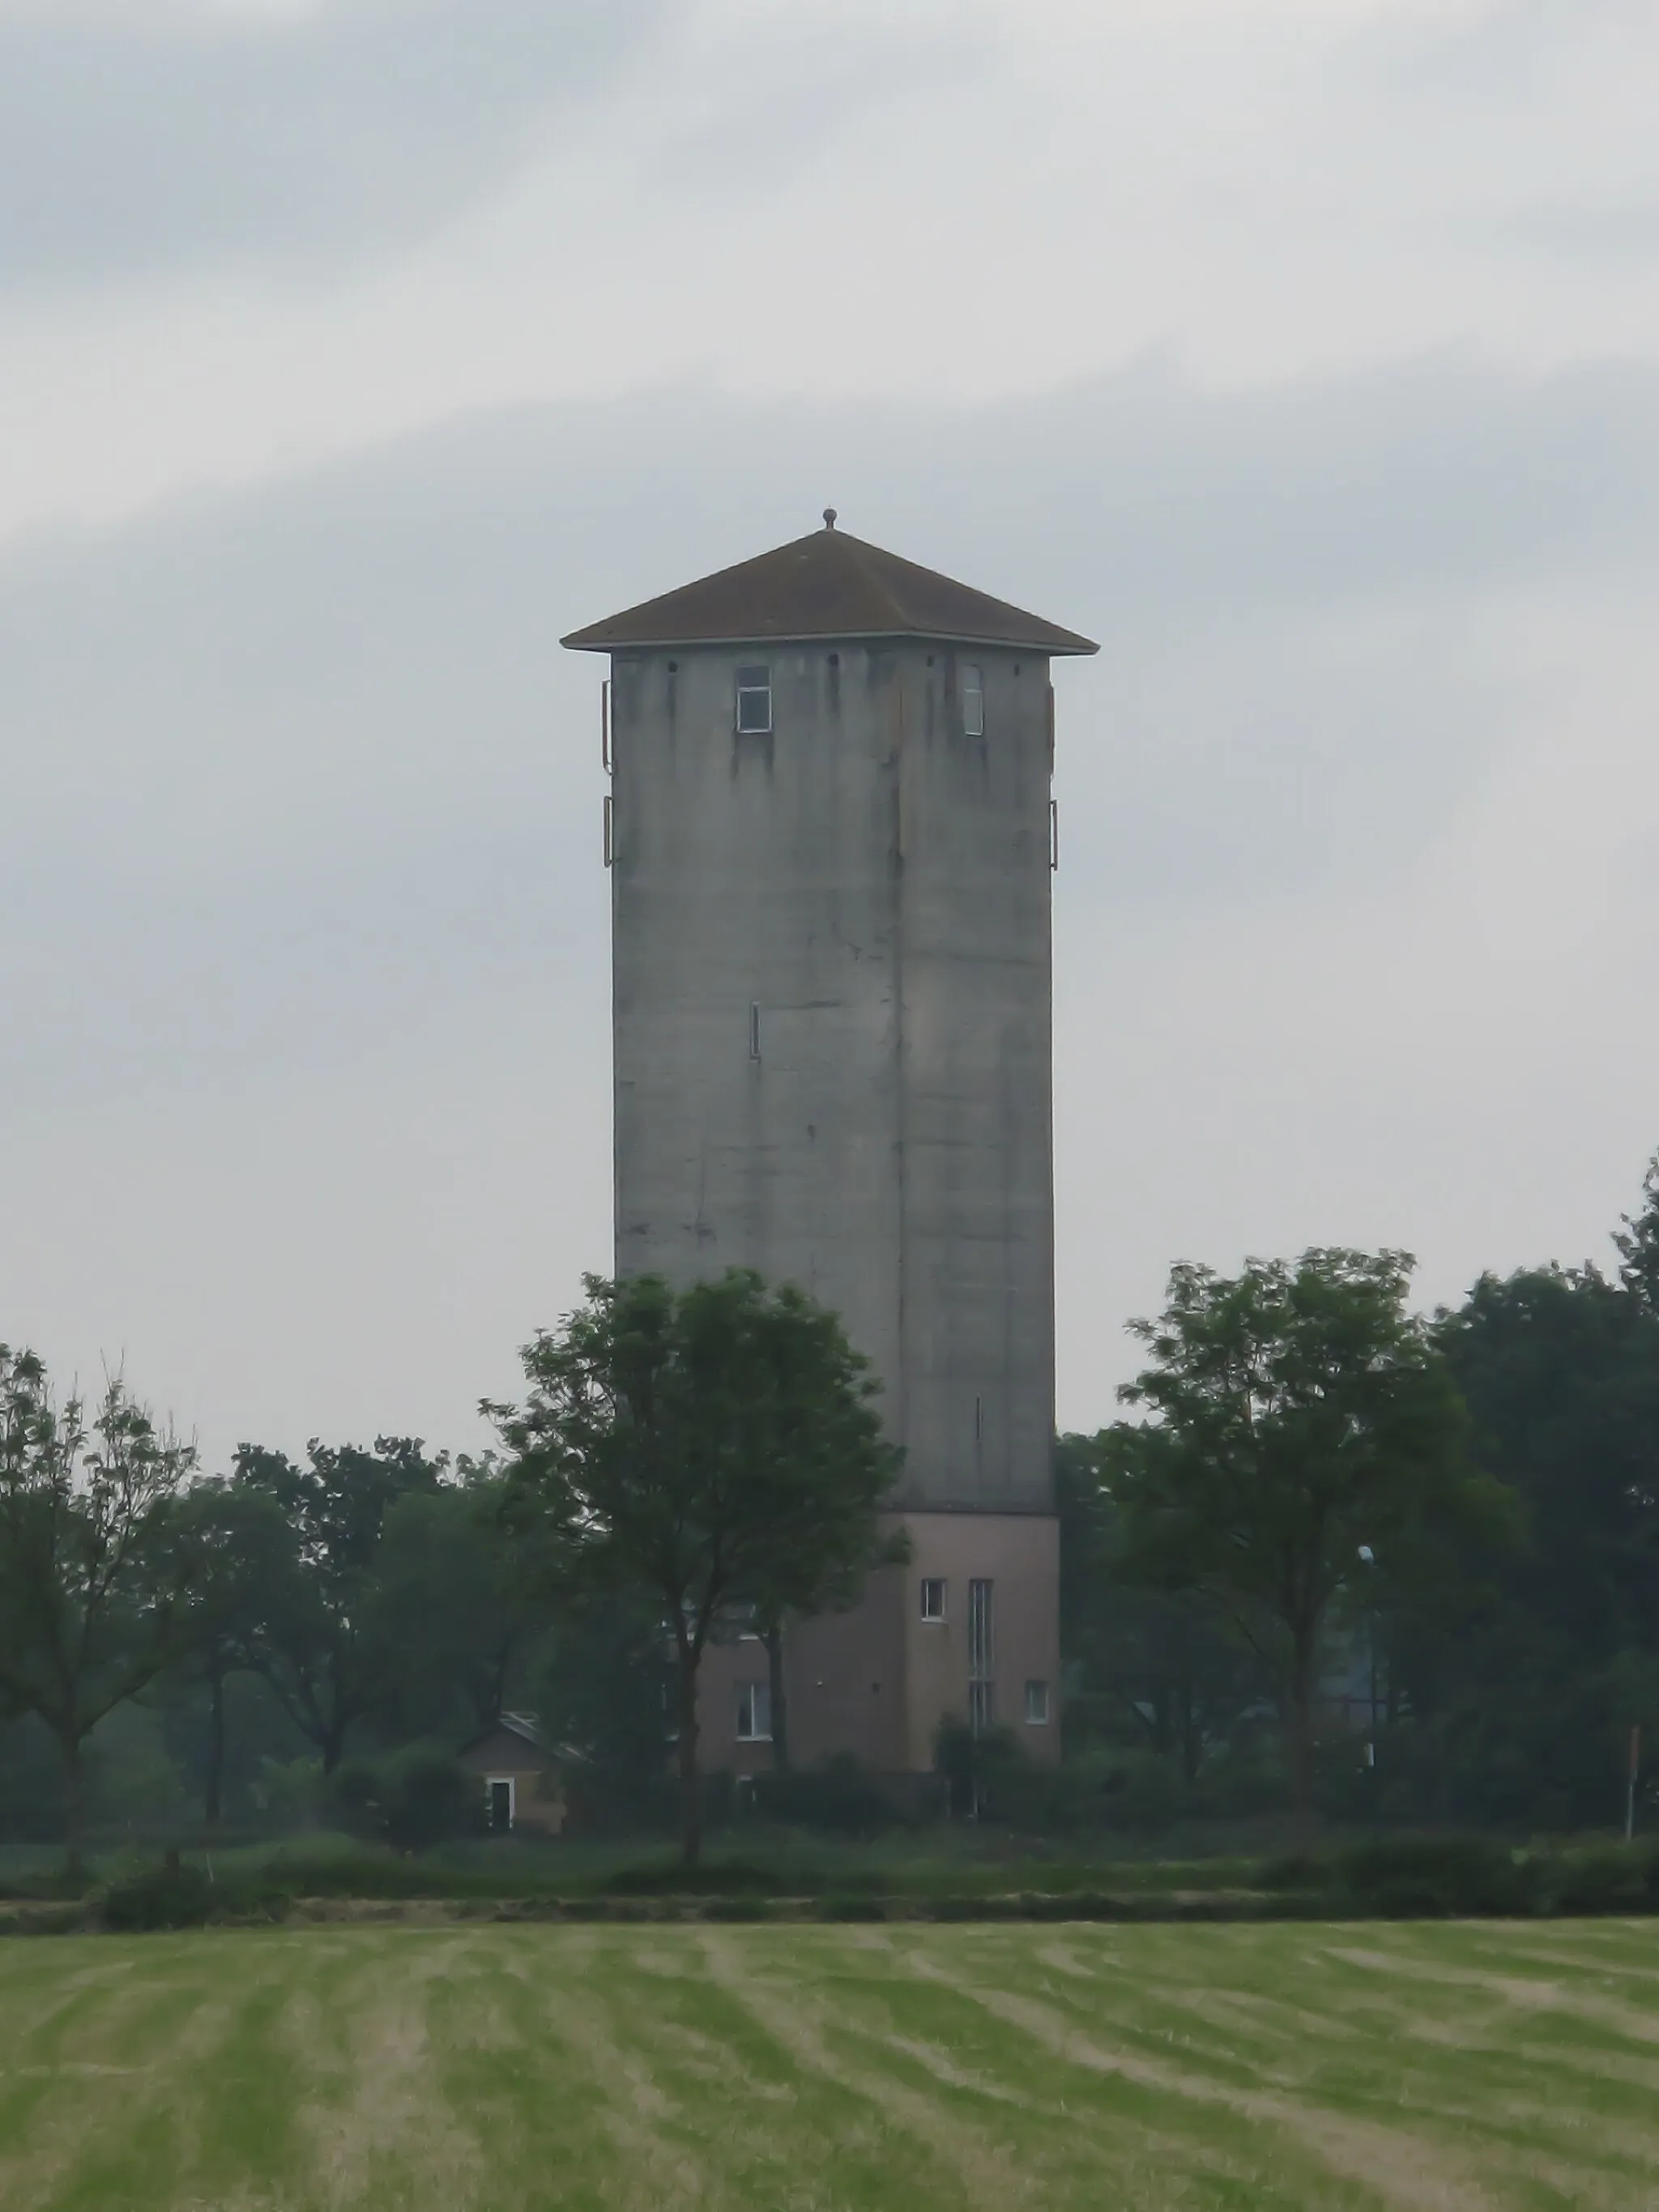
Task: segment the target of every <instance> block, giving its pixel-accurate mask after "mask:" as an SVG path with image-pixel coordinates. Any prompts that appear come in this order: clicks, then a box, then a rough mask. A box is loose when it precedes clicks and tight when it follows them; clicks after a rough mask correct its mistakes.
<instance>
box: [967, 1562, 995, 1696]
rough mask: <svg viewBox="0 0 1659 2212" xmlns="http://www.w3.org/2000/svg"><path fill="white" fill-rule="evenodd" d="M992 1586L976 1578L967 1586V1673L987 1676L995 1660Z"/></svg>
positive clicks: (971, 1675) (972, 1675) (975, 1675)
mask: <svg viewBox="0 0 1659 2212" xmlns="http://www.w3.org/2000/svg"><path fill="white" fill-rule="evenodd" d="M991 1592H992V1584H991V1583H989V1582H988V1581H984V1580H981V1579H980V1578H979V1577H977V1576H976V1577H975V1579H974V1580H973V1581H972V1582H970V1583H969V1585H968V1672H969V1676H970V1677H975V1678H976V1677H979V1676H983V1675H988V1674H990V1673H991V1672H992V1670H993V1668H994V1662H995V1659H996V1628H995V1623H994V1620H993V1619H992V1613H991Z"/></svg>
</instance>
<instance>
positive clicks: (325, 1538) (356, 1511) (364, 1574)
mask: <svg viewBox="0 0 1659 2212" xmlns="http://www.w3.org/2000/svg"><path fill="white" fill-rule="evenodd" d="M447 1465H448V1462H447V1460H446V1459H444V1458H442V1457H440V1458H437V1459H428V1458H427V1457H426V1455H425V1454H424V1452H423V1451H422V1447H421V1443H420V1440H419V1438H418V1437H376V1439H375V1442H374V1450H373V1451H364V1450H362V1449H361V1448H360V1447H359V1446H357V1445H355V1444H343V1445H340V1446H337V1447H336V1446H334V1445H330V1444H321V1443H318V1442H317V1441H316V1439H315V1438H314V1437H313V1440H312V1442H311V1443H309V1444H308V1445H307V1460H306V1464H305V1465H304V1466H303V1467H301V1466H296V1465H295V1462H293V1461H292V1460H290V1459H289V1458H288V1457H286V1455H284V1454H283V1453H281V1452H276V1451H270V1450H266V1449H264V1448H263V1447H261V1446H259V1445H256V1444H242V1445H240V1446H239V1447H238V1449H237V1453H236V1464H235V1473H234V1477H233V1478H232V1480H233V1482H234V1485H235V1486H236V1487H237V1488H238V1489H239V1490H240V1491H242V1492H245V1493H251V1494H252V1495H255V1496H258V1497H262V1498H267V1499H269V1500H270V1503H271V1504H273V1505H274V1506H275V1507H276V1510H278V1512H279V1513H280V1514H281V1516H282V1517H283V1522H284V1524H285V1526H286V1528H287V1532H288V1551H287V1558H286V1559H285V1561H284V1562H283V1565H282V1567H281V1570H280V1571H278V1572H276V1573H274V1574H273V1575H272V1576H271V1577H270V1578H269V1580H267V1581H266V1582H264V1584H263V1585H262V1599H261V1604H260V1608H259V1620H258V1630H257V1633H256V1635H255V1637H254V1639H253V1643H252V1652H251V1656H252V1660H253V1663H254V1664H255V1665H256V1666H257V1667H258V1668H259V1670H260V1671H261V1672H262V1673H263V1674H264V1675H265V1677H266V1679H267V1680H268V1681H269V1682H270V1686H271V1688H272V1690H273V1691H274V1692H276V1698H277V1699H278V1701H279V1702H280V1704H281V1705H282V1706H283V1710H284V1711H286V1712H287V1713H288V1715H289V1718H290V1719H291V1720H292V1721H293V1723H294V1724H295V1727H296V1728H297V1729H299V1730H300V1732H301V1735H304V1736H305V1737H306V1738H307V1741H310V1742H312V1743H313V1744H315V1745H316V1747H317V1749H318V1752H319V1753H320V1755H321V1759H322V1766H323V1772H324V1773H325V1775H330V1774H332V1773H333V1771H334V1770H335V1768H336V1767H337V1765H339V1763H340V1759H341V1756H342V1754H343V1752H344V1750H345V1746H346V1740H347V1737H348V1736H349V1734H350V1732H351V1730H352V1729H353V1728H354V1727H355V1726H356V1724H357V1723H359V1722H361V1721H362V1720H364V1719H365V1718H366V1717H368V1715H369V1714H371V1713H372V1712H374V1710H375V1709H376V1707H377V1706H378V1705H380V1704H381V1703H382V1702H383V1701H384V1700H385V1699H386V1696H387V1695H388V1693H389V1691H390V1689H391V1686H392V1683H393V1681H394V1680H395V1679H396V1675H397V1673H398V1668H399V1667H400V1666H401V1665H402V1664H403V1654H402V1653H401V1652H400V1651H399V1650H398V1648H397V1646H396V1644H393V1643H392V1642H391V1641H389V1640H388V1638H386V1636H384V1635H383V1634H381V1633H380V1632H378V1630H379V1624H378V1622H377V1620H376V1617H375V1607H374V1595H375V1589H374V1577H375V1572H376V1569H377V1567H378V1566H379V1565H380V1540H381V1535H382V1533H383V1530H384V1528H385V1525H386V1517H387V1515H388V1514H389V1513H390V1512H391V1510H392V1507H393V1506H394V1505H395V1504H397V1503H398V1500H399V1499H400V1498H406V1497H409V1496H410V1495H411V1494H413V1493H416V1492H431V1491H435V1489H436V1488H437V1486H438V1485H439V1483H440V1482H441V1480H442V1479H443V1476H444V1474H445V1473H446V1471H447Z"/></svg>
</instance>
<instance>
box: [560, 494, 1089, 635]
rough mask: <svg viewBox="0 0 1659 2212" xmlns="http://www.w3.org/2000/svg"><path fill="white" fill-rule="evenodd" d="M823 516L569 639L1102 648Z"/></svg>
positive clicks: (830, 511)
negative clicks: (818, 523) (783, 540)
mask: <svg viewBox="0 0 1659 2212" xmlns="http://www.w3.org/2000/svg"><path fill="white" fill-rule="evenodd" d="M823 523H824V526H823V529H822V530H815V531H813V532H811V536H810V537H806V538H796V539H795V540H794V541H793V544H788V545H779V546H776V547H775V548H774V550H772V551H771V552H769V553H761V554H757V556H756V557H755V558H754V559H753V560H752V561H739V562H738V564H737V566H736V567H735V568H721V569H720V570H718V571H717V572H716V573H715V574H714V575H712V576H702V577H699V579H698V580H697V581H696V583H695V584H683V585H682V586H680V588H679V589H678V591H677V592H664V593H663V594H662V596H661V597H660V598H659V599H647V600H645V601H644V602H643V603H642V604H641V605H639V606H637V607H629V608H627V609H625V610H624V611H623V613H621V614H618V615H611V616H609V617H606V619H605V621H604V622H597V623H591V624H590V625H589V627H588V628H587V629H577V630H572V632H571V633H570V635H569V636H568V637H567V638H565V639H563V640H562V643H563V644H565V645H568V646H572V647H575V648H576V650H578V651H579V652H582V653H611V652H613V651H616V650H618V649H621V650H626V649H627V648H628V647H630V646H634V647H639V646H667V645H763V644H770V643H772V642H773V641H777V640H793V639H796V638H809V637H844V638H878V637H895V638H896V637H915V638H938V639H939V640H941V641H944V642H946V643H950V644H962V645H1012V646H1024V647H1026V649H1027V650H1028V651H1030V652H1032V653H1097V652H1098V651H1099V649H1100V648H1099V647H1097V645H1096V644H1095V643H1094V642H1093V641H1092V640H1091V639H1089V638H1086V637H1079V635H1078V634H1077V632H1076V631H1075V630H1069V629H1060V627H1059V625H1058V624H1057V623H1051V622H1044V621H1043V620H1042V617H1041V616H1039V615H1030V614H1027V613H1026V612H1025V611H1024V609H1023V608H1020V607H1011V606H1010V605H1008V604H1007V602H1006V600H1005V599H992V598H991V597H990V596H989V594H988V593H987V592H976V591H975V590H974V589H973V588H972V587H971V586H969V585H967V584H958V583H957V582H955V581H954V580H952V579H951V577H949V576H941V575H940V574H939V573H938V571H937V570H935V569H933V568H920V567H918V565H917V564H916V562H914V561H902V560H901V559H900V558H899V556H898V555H897V554H896V553H888V552H885V551H884V550H883V549H882V548H881V547H880V546H879V545H870V544H866V542H865V540H864V539H863V538H854V537H851V536H850V535H849V534H848V532H846V531H844V530H837V529H836V510H835V509H834V507H826V508H825V509H824V513H823Z"/></svg>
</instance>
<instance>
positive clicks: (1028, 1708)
mask: <svg viewBox="0 0 1659 2212" xmlns="http://www.w3.org/2000/svg"><path fill="white" fill-rule="evenodd" d="M1025 1725H1026V1727H1027V1728H1047V1727H1048V1684H1047V1683H1046V1682H1028V1683H1027V1684H1026V1685H1025Z"/></svg>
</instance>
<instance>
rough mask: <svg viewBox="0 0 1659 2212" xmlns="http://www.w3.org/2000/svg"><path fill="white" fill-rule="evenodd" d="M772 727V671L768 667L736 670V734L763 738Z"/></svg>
mask: <svg viewBox="0 0 1659 2212" xmlns="http://www.w3.org/2000/svg"><path fill="white" fill-rule="evenodd" d="M771 727H772V671H771V670H770V669H769V668H740V669H738V736H739V737H748V738H763V737H765V736H766V735H767V733H768V732H769V731H770V729H771Z"/></svg>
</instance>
